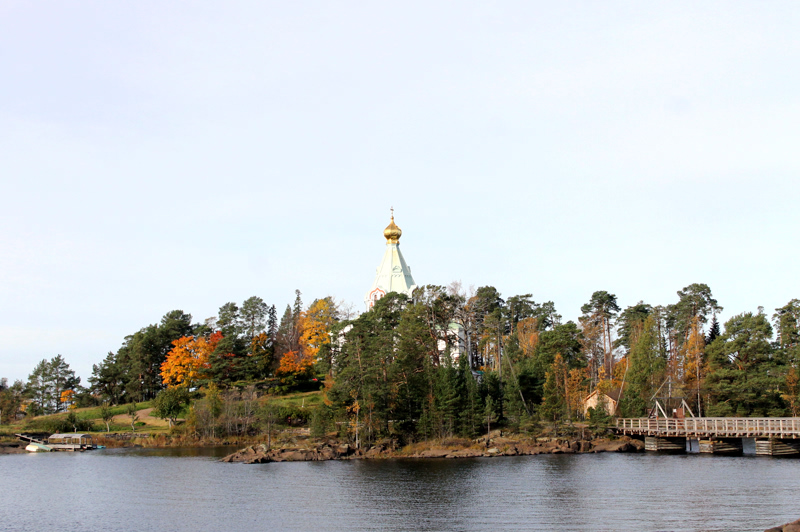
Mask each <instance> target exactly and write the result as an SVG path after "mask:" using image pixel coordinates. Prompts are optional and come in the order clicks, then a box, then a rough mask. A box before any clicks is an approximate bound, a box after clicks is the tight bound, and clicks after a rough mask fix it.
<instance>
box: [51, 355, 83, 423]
mask: <svg viewBox="0 0 800 532" xmlns="http://www.w3.org/2000/svg"><path fill="white" fill-rule="evenodd" d="M48 375H49V378H50V383H51V384H50V386H51V388H52V397H53V398H54V400H55V411H56V412H59V411H61V410H64V409H67V408H68V407H69V406H70V405H71V404H72V395H73V393H74V392H72V390H74V389H75V388H77V387H78V385H79V384H80V383H81V379H80V377H76V376H75V371H74V370H72V369H71V368H70V367H69V364H67V362H66V361H65V360H64V357H62V356H61V355H56V356H55V357H53V358H51V359H50V363H49V373H48ZM68 390H69V391H70V392H71V393H69V394H67V396H66V398H67V400H66V401H64V399H65V396H63V395H62V394H63V393H64V392H65V391H68Z"/></svg>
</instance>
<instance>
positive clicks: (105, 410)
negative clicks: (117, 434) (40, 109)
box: [100, 403, 114, 432]
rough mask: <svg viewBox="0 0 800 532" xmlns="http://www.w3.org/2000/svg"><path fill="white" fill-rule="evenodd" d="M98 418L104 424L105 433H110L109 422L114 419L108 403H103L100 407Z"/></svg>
mask: <svg viewBox="0 0 800 532" xmlns="http://www.w3.org/2000/svg"><path fill="white" fill-rule="evenodd" d="M100 418H101V419H102V420H103V423H105V424H106V432H111V426H110V425H111V420H112V419H114V411H113V410H111V406H110V405H109V404H108V403H103V405H102V406H101V407H100Z"/></svg>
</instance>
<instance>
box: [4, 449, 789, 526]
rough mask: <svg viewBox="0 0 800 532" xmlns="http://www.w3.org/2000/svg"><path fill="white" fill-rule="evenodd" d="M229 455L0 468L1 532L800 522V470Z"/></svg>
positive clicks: (151, 455) (558, 458)
mask: <svg viewBox="0 0 800 532" xmlns="http://www.w3.org/2000/svg"><path fill="white" fill-rule="evenodd" d="M230 451H231V448H230V447H227V448H222V449H220V448H216V449H215V448H210V449H109V450H103V451H93V452H85V453H42V454H30V455H7V456H2V457H0V486H2V492H3V496H2V497H0V529H2V530H59V531H70V530H107V531H117V530H119V531H122V530H137V531H150V530H152V531H162V530H175V531H198V530H303V531H305V530H344V529H351V530H548V531H550V530H592V531H641V530H652V531H661V530H663V531H726V532H728V531H732V530H735V531H746V530H758V531H760V530H764V529H765V528H768V527H770V526H775V525H778V524H783V523H785V522H787V521H793V520H794V519H797V518H799V517H800V498H798V493H800V492H799V491H798V488H800V460H797V459H776V458H768V457H721V456H697V455H685V456H662V455H652V454H615V453H606V454H588V455H539V456H523V457H510V458H476V459H463V460H445V459H442V460H432V459H428V460H375V461H370V460H356V461H331V462H295V463H274V464H260V465H245V464H227V463H221V462H218V461H216V458H215V457H219V456H223V455H224V454H227V453H228V452H230Z"/></svg>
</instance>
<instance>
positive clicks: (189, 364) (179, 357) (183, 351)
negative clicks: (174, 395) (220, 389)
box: [161, 331, 222, 388]
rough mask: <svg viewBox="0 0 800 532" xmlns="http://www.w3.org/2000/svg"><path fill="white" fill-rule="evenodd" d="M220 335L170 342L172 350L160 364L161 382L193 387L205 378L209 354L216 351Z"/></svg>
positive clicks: (185, 337)
mask: <svg viewBox="0 0 800 532" xmlns="http://www.w3.org/2000/svg"><path fill="white" fill-rule="evenodd" d="M220 340H222V333H221V332H219V331H217V332H215V333H213V334H211V336H209V337H208V338H206V337H205V336H184V337H183V338H178V339H177V340H175V341H173V342H172V345H173V348H172V350H171V351H170V352H169V353H168V354H167V359H166V360H165V361H164V363H163V364H161V380H162V381H163V382H164V384H166V385H167V386H184V387H186V388H193V387H195V386H196V385H197V384H198V382H199V381H200V380H202V379H205V378H207V376H208V370H209V367H210V358H211V353H213V352H214V349H216V347H217V344H218V343H219V341H220Z"/></svg>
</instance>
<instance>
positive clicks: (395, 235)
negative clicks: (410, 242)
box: [383, 213, 403, 244]
mask: <svg viewBox="0 0 800 532" xmlns="http://www.w3.org/2000/svg"><path fill="white" fill-rule="evenodd" d="M402 234H403V231H402V230H400V228H399V227H397V224H395V223H394V213H392V221H391V223H390V224H389V225H387V226H386V229H384V230H383V236H385V237H386V241H387V242H388V243H390V244H398V243H399V242H400V236H402Z"/></svg>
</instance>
